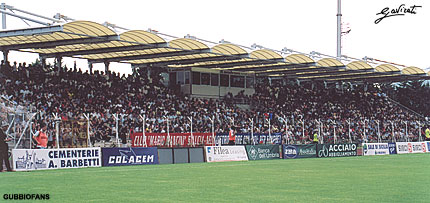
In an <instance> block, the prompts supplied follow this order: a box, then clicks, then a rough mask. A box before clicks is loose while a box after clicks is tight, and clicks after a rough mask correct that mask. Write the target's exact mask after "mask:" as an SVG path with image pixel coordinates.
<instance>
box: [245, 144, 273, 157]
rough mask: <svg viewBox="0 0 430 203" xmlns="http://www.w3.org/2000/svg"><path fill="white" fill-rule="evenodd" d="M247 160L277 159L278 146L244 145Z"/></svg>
mask: <svg viewBox="0 0 430 203" xmlns="http://www.w3.org/2000/svg"><path fill="white" fill-rule="evenodd" d="M245 148H246V152H247V153H248V159H249V160H263V159H279V158H280V157H281V156H280V153H279V152H280V150H279V148H280V145H246V146H245Z"/></svg>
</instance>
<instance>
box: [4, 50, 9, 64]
mask: <svg viewBox="0 0 430 203" xmlns="http://www.w3.org/2000/svg"><path fill="white" fill-rule="evenodd" d="M8 55H9V50H3V60H4V62H5V63H6V62H7V61H8Z"/></svg>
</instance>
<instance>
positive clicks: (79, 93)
mask: <svg viewBox="0 0 430 203" xmlns="http://www.w3.org/2000/svg"><path fill="white" fill-rule="evenodd" d="M63 3H64V4H66V3H65V2H63ZM121 3H122V2H121ZM147 3H148V2H144V4H147ZM181 3H183V2H181ZM188 3H189V2H188ZM216 3H217V4H219V3H220V2H216ZM246 3H248V2H246ZM277 3H278V2H277ZM289 3H290V2H289ZM326 3H327V2H324V4H326ZM372 3H373V2H372ZM73 4H76V5H78V4H79V3H77V2H73ZM125 4H128V3H125ZM135 4H136V5H137V3H136V2H133V3H132V5H135ZM241 4H242V3H241ZM264 4H268V5H270V4H271V3H266V2H264ZM306 4H309V2H307V3H306ZM360 4H364V3H362V2H360ZM79 6H81V5H80V4H79ZM116 6H118V5H115V9H116V10H120V7H119V6H118V8H116ZM126 6H127V7H129V5H126ZM204 6H205V9H208V8H209V7H208V5H206V3H205V4H204ZM222 6H224V5H222ZM270 6H272V5H270ZM364 6H365V8H366V9H368V7H369V8H370V6H369V5H364ZM135 7H136V8H138V9H139V12H143V11H144V10H142V8H141V7H138V6H135ZM172 7H173V6H172ZM241 7H242V5H241ZM313 7H315V8H316V7H317V6H313ZM416 7H417V8H420V7H422V6H416V5H414V6H411V8H410V9H412V11H413V9H414V8H416ZM145 8H152V7H150V6H146V7H145ZM154 8H155V7H154ZM157 8H158V7H157ZM290 8H293V7H290ZM318 8H319V7H318ZM97 9H99V10H103V12H104V13H110V12H109V11H108V10H105V9H101V7H100V8H97ZM193 9H194V8H193ZM283 9H284V8H283ZM388 9H389V8H388V7H386V8H385V9H383V10H382V11H381V13H380V14H383V12H385V11H387V10H388ZM401 9H403V10H401ZM410 9H409V10H408V9H407V8H406V7H405V4H402V5H401V6H400V7H398V10H400V12H403V11H404V12H405V13H406V12H412V11H411V10H410ZM178 10H180V12H183V10H181V9H178ZM357 10H358V9H357ZM368 10H370V9H368ZM128 11H129V10H128V9H127V12H128ZM394 11H395V9H393V12H394ZM20 12H21V13H24V14H28V15H31V16H32V17H23V16H22V15H21V14H19V13H20ZM157 12H158V11H157ZM307 12H308V11H307ZM360 12H361V11H360ZM393 12H392V13H393ZM0 13H2V20H3V21H2V28H3V29H2V30H0V51H1V52H2V55H3V58H2V60H1V62H0V172H6V171H8V172H13V173H0V176H1V181H2V184H0V190H1V191H2V192H3V193H2V197H0V198H3V199H4V200H30V201H33V200H51V201H54V202H88V201H98V202H150V201H151V202H207V201H210V202H245V201H246V202H292V201H293V202H400V201H401V202H428V199H429V197H430V196H429V195H428V194H429V193H428V189H427V187H425V185H424V184H425V183H427V182H428V178H426V177H428V174H427V173H428V171H429V170H430V164H429V159H428V158H429V154H430V120H429V117H430V101H429V98H430V82H429V81H430V72H427V71H428V70H429V68H427V69H421V68H419V67H414V66H406V65H401V64H398V63H393V62H388V61H382V60H379V59H375V58H370V57H364V58H362V59H358V58H352V57H349V56H344V55H341V52H340V49H341V46H340V39H341V35H342V30H341V19H340V18H341V16H342V14H341V13H340V0H338V14H337V20H338V44H337V45H338V52H337V56H331V55H327V54H324V53H318V52H315V51H312V52H310V53H304V52H300V51H296V50H291V49H288V48H284V49H282V50H275V49H271V48H268V47H264V46H261V45H258V44H253V45H251V46H250V47H248V46H243V45H239V44H235V43H232V42H229V41H226V40H221V41H219V42H212V41H209V40H206V39H200V38H197V37H195V36H192V35H186V36H184V37H175V36H171V35H169V34H165V33H161V32H158V31H156V30H152V29H148V30H129V29H126V28H123V27H119V26H117V25H114V24H111V23H107V22H105V23H103V24H100V23H96V22H92V21H85V20H74V19H72V18H69V17H66V16H64V15H61V14H59V13H58V14H57V15H55V16H54V17H53V18H49V17H44V16H42V15H38V14H33V13H31V12H28V11H23V10H20V9H17V8H15V7H12V6H10V5H6V4H5V3H1V4H0ZM130 13H131V12H130ZM164 13H169V12H165V11H164ZM193 14H194V13H193ZM282 14H283V15H284V14H285V13H282ZM372 14H373V13H372ZM6 15H8V16H13V17H18V18H20V19H21V20H24V22H33V23H37V24H41V25H43V26H41V27H31V26H29V28H24V29H9V30H8V29H6V23H5V16H6ZM235 15H236V16H238V15H237V14H235ZM306 15H309V14H308V13H306ZM311 15H312V18H315V16H316V15H318V14H311ZM377 15H378V14H377ZM398 15H403V14H398ZM33 17H34V18H33ZM217 17H218V18H219V16H217ZM385 17H387V16H385ZM385 17H384V18H385ZM35 18H38V19H39V20H35ZM40 18H41V19H42V20H40ZM140 19H145V18H143V17H142V18H139V20H140ZM208 22H210V21H208ZM371 23H372V22H371ZM27 24H28V23H27ZM290 27H294V26H290ZM294 30H300V29H296V28H295V27H294ZM349 31H350V30H349ZM349 31H347V32H349ZM381 47H384V46H381ZM20 52H23V53H31V54H30V55H33V56H36V57H34V61H33V62H30V63H29V61H28V60H26V58H24V57H22V58H19V57H17V58H18V60H16V61H15V58H13V57H12V53H13V54H16V53H18V55H20V54H22V53H20ZM9 55H10V56H9ZM0 57H1V56H0ZM9 57H10V58H11V59H12V58H13V60H11V59H10V58H9ZM70 59H71V60H72V62H73V60H75V62H74V64H73V65H72V66H71V64H72V63H67V65H66V61H67V60H70ZM19 60H21V61H19ZM23 61H26V62H23ZM83 61H84V62H85V61H86V62H88V63H87V64H88V66H87V64H83V65H82V64H81V63H80V62H83ZM69 64H70V65H69ZM78 64H79V65H78ZM124 64H127V68H131V70H129V69H127V70H123V69H121V68H123V67H125V66H122V65H124ZM115 66H117V67H115ZM99 67H102V68H99ZM103 67H104V69H103ZM113 70H116V71H113ZM117 70H119V71H117ZM124 73H130V74H124ZM376 155H378V156H376ZM379 155H383V156H379ZM358 156H360V157H358ZM3 162H4V166H5V170H3ZM216 162H223V163H216ZM225 162H228V163H225ZM186 163H193V164H186ZM57 169H58V170H57ZM14 171H16V172H14ZM22 171H33V172H28V173H27V172H22ZM426 189H427V190H426Z"/></svg>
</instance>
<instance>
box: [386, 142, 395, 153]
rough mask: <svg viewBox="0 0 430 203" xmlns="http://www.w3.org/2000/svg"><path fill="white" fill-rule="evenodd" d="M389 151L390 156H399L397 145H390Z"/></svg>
mask: <svg viewBox="0 0 430 203" xmlns="http://www.w3.org/2000/svg"><path fill="white" fill-rule="evenodd" d="M388 151H389V152H390V154H397V150H396V143H388Z"/></svg>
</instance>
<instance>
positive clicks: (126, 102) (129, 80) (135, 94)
mask: <svg viewBox="0 0 430 203" xmlns="http://www.w3.org/2000/svg"><path fill="white" fill-rule="evenodd" d="M161 71H162V70H158V69H145V68H142V69H137V70H135V71H134V72H133V74H132V75H129V76H125V75H122V76H121V75H120V74H118V73H113V72H107V73H105V72H102V71H94V72H88V71H86V72H82V71H81V70H80V69H78V68H77V67H76V65H75V67H73V68H71V69H68V68H66V67H63V68H57V67H54V66H49V65H47V66H45V67H42V66H41V65H40V64H38V63H35V64H31V65H27V64H25V63H23V64H17V63H14V64H13V65H11V64H9V63H8V62H3V61H2V64H1V67H0V73H1V75H2V77H1V79H0V92H1V95H2V96H3V97H4V98H6V99H7V100H10V101H13V102H15V103H16V105H21V106H27V107H29V109H28V111H29V112H38V114H37V115H36V121H37V122H35V124H34V126H33V128H32V129H37V128H38V127H37V123H40V122H46V123H47V124H48V135H49V136H50V137H51V139H52V137H54V134H55V127H54V126H55V122H54V120H55V115H57V116H58V117H59V118H61V120H62V122H61V123H62V127H61V133H60V134H61V136H60V141H61V143H62V146H67V147H72V146H77V145H84V143H85V142H86V139H87V138H86V125H87V121H86V118H85V115H89V117H90V118H91V119H90V136H91V141H92V142H95V141H101V140H105V141H109V140H110V139H111V138H112V137H114V136H115V133H116V129H115V128H116V120H115V115H116V117H117V118H118V132H119V136H120V138H121V140H122V141H123V143H125V142H126V140H127V135H128V134H129V133H130V132H141V131H142V120H141V117H140V116H141V115H145V116H146V118H147V121H146V126H145V128H146V129H145V131H146V132H158V133H163V132H167V131H168V130H169V132H190V131H191V125H190V121H189V120H188V118H190V117H192V118H193V132H211V129H212V122H211V119H213V120H214V121H215V122H214V130H215V132H217V133H219V132H221V133H222V132H228V130H229V127H233V128H235V129H236V132H237V133H249V132H251V131H253V132H254V133H268V132H269V131H270V132H272V133H273V132H282V133H284V134H285V129H287V135H288V136H289V140H290V139H291V140H292V141H293V142H297V143H304V142H310V140H311V135H313V134H314V133H316V132H317V131H318V129H319V127H320V126H322V128H320V130H319V132H320V134H321V135H322V137H321V138H322V139H324V141H325V142H333V140H334V133H333V132H336V136H337V141H338V142H342V141H344V142H346V141H348V140H349V139H351V140H352V141H355V142H361V141H365V140H368V141H377V140H378V136H377V135H378V131H379V132H380V135H381V138H382V140H391V139H396V140H402V139H403V140H406V139H407V137H409V139H411V140H413V139H415V140H416V139H418V138H417V135H418V131H419V127H418V123H417V121H419V120H422V118H421V117H419V116H418V115H415V114H412V113H410V112H408V111H405V110H404V109H402V108H401V107H399V106H398V105H395V104H394V103H392V102H390V101H389V100H388V99H387V97H386V95H385V94H384V93H383V92H382V90H381V89H380V88H378V87H376V86H373V85H368V86H356V87H355V88H353V87H352V86H351V87H349V88H345V89H343V88H342V89H341V88H328V87H326V86H325V85H324V84H323V83H309V84H308V85H298V84H296V83H292V82H285V81H284V82H269V81H267V80H266V81H264V82H262V83H260V84H257V85H256V93H255V94H254V95H250V96H246V95H244V94H243V92H242V93H240V94H238V95H232V94H228V96H226V98H225V99H219V100H218V99H204V98H192V97H189V96H186V95H182V94H181V93H180V92H177V91H174V90H173V89H169V88H167V87H165V86H164V85H163V84H162V77H161V76H160V73H161ZM232 98H234V100H232ZM235 100H240V101H241V103H248V104H250V107H249V108H239V107H237V106H236V105H235V104H234V102H231V101H235ZM280 118H283V119H285V120H286V121H287V127H286V128H285V123H284V122H283V121H282V119H280ZM167 120H169V129H168V128H167ZM251 121H252V122H251ZM269 122H270V126H271V128H270V129H269ZM378 122H379V128H378V127H377V126H378ZM406 122H407V123H406ZM406 125H408V126H409V128H408V132H406ZM252 126H253V128H254V129H251V128H252ZM393 126H394V129H392V127H393ZM378 129H379V130H378ZM392 132H394V135H395V138H393V137H392ZM350 136H351V138H350Z"/></svg>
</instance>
